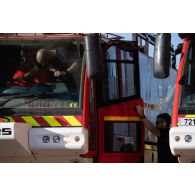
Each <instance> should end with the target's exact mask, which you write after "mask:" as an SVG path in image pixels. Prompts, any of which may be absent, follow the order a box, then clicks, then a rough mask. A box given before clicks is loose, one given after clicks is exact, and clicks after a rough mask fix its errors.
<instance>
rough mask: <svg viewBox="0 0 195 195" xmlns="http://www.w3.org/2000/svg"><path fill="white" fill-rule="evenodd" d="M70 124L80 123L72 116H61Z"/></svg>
mask: <svg viewBox="0 0 195 195" xmlns="http://www.w3.org/2000/svg"><path fill="white" fill-rule="evenodd" d="M63 117H64V118H65V119H66V120H67V121H68V123H70V125H71V126H81V123H80V122H79V121H78V120H77V119H76V118H75V117H74V116H63Z"/></svg>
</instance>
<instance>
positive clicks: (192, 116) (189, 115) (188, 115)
mask: <svg viewBox="0 0 195 195" xmlns="http://www.w3.org/2000/svg"><path fill="white" fill-rule="evenodd" d="M187 117H188V118H195V114H187V115H185V117H184V118H187Z"/></svg>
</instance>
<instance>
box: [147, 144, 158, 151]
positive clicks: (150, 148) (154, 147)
mask: <svg viewBox="0 0 195 195" xmlns="http://www.w3.org/2000/svg"><path fill="white" fill-rule="evenodd" d="M144 149H145V150H157V146H154V145H148V144H145V145H144Z"/></svg>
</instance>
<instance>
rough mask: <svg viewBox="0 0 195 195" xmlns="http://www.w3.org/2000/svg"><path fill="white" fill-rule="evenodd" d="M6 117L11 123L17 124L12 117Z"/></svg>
mask: <svg viewBox="0 0 195 195" xmlns="http://www.w3.org/2000/svg"><path fill="white" fill-rule="evenodd" d="M5 117H6V118H8V119H9V120H10V121H9V122H15V121H14V119H13V118H12V117H10V116H5ZM3 120H4V121H6V122H7V120H6V119H3Z"/></svg>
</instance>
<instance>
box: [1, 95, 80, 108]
mask: <svg viewBox="0 0 195 195" xmlns="http://www.w3.org/2000/svg"><path fill="white" fill-rule="evenodd" d="M63 95H64V96H67V95H68V96H77V95H78V93H69V92H60V93H59V92H58V93H52V92H50V93H33V94H32V93H30V94H0V106H3V105H4V104H6V103H7V102H9V101H11V100H13V99H16V98H29V97H37V98H50V97H57V96H63Z"/></svg>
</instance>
